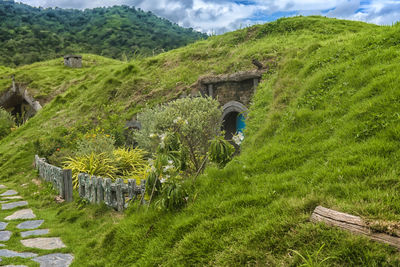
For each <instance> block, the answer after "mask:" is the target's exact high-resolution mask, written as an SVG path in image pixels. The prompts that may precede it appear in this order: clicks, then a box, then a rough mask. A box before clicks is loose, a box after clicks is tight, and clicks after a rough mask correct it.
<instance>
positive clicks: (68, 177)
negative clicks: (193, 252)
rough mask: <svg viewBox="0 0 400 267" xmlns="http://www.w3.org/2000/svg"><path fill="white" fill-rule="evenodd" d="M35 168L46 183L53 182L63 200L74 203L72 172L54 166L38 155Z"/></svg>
mask: <svg viewBox="0 0 400 267" xmlns="http://www.w3.org/2000/svg"><path fill="white" fill-rule="evenodd" d="M35 167H36V169H37V170H38V171H39V176H40V177H41V178H43V179H44V180H45V181H47V182H51V183H52V184H53V187H54V188H55V189H56V190H57V191H58V192H59V194H60V196H61V197H62V198H63V199H65V200H66V201H72V173H71V170H63V169H61V168H58V167H56V166H53V165H51V164H49V163H47V162H46V160H45V159H43V158H40V157H39V156H38V155H35Z"/></svg>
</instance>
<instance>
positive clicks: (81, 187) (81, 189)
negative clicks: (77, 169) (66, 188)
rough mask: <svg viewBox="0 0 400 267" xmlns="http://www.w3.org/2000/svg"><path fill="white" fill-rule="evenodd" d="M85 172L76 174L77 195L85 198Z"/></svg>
mask: <svg viewBox="0 0 400 267" xmlns="http://www.w3.org/2000/svg"><path fill="white" fill-rule="evenodd" d="M85 185H86V183H85V174H84V173H80V174H78V186H79V197H80V198H85Z"/></svg>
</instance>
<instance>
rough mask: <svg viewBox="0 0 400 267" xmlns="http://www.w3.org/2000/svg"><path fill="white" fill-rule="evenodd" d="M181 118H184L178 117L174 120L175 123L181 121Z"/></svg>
mask: <svg viewBox="0 0 400 267" xmlns="http://www.w3.org/2000/svg"><path fill="white" fill-rule="evenodd" d="M181 120H182V118H181V117H178V118H176V119H175V120H174V123H175V124H177V123H178V122H180V121H181Z"/></svg>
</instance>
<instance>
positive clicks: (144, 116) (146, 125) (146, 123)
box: [134, 97, 222, 171]
mask: <svg viewBox="0 0 400 267" xmlns="http://www.w3.org/2000/svg"><path fill="white" fill-rule="evenodd" d="M221 115H222V110H221V108H220V106H219V103H218V102H217V101H216V100H214V99H212V98H202V97H198V98H182V99H178V100H175V101H172V102H170V103H168V104H165V105H161V106H158V107H155V108H147V109H145V110H144V111H143V112H142V113H141V114H140V115H139V116H138V120H139V121H140V122H141V124H142V129H141V130H140V131H137V132H135V134H134V136H135V139H136V141H137V142H138V145H139V147H142V148H144V149H146V150H148V151H150V152H152V153H155V152H156V151H157V148H158V147H161V148H163V146H165V145H166V143H165V141H166V140H165V139H166V137H167V136H171V135H175V136H177V137H178V140H179V143H180V146H181V150H183V151H185V152H186V151H187V153H188V158H189V160H190V163H191V167H192V168H191V169H192V170H193V169H194V170H195V171H198V170H199V169H200V168H201V162H202V160H203V159H204V158H205V157H206V155H207V151H208V142H209V141H210V140H211V139H213V138H214V137H215V136H218V135H219V134H220V131H221Z"/></svg>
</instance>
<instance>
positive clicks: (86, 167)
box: [64, 152, 118, 188]
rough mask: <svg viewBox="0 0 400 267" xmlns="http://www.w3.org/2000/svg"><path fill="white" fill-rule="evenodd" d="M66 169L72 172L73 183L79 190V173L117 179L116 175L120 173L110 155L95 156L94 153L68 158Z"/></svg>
mask: <svg viewBox="0 0 400 267" xmlns="http://www.w3.org/2000/svg"><path fill="white" fill-rule="evenodd" d="M64 168H65V169H71V170H72V182H73V185H74V188H78V185H79V183H78V174H79V173H87V174H89V175H95V176H100V177H103V178H111V179H115V174H116V173H117V171H118V169H117V168H116V167H115V165H114V162H113V160H112V159H111V158H110V157H109V156H108V154H106V153H100V154H95V153H93V152H92V153H90V154H89V155H83V156H76V157H75V158H72V157H69V158H67V160H66V161H65V162H64Z"/></svg>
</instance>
